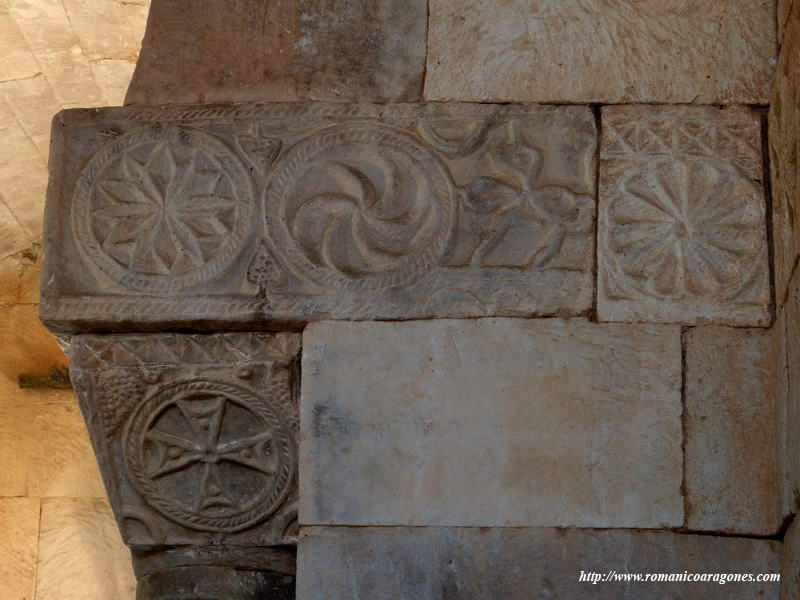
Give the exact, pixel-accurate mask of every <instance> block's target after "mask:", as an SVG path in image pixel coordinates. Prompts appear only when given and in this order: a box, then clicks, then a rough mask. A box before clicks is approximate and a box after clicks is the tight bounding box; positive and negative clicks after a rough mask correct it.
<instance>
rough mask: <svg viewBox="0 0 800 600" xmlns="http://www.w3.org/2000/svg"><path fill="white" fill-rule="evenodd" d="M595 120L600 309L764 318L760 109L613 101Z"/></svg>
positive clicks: (670, 316) (609, 317)
mask: <svg viewBox="0 0 800 600" xmlns="http://www.w3.org/2000/svg"><path fill="white" fill-rule="evenodd" d="M602 124H603V135H602V140H601V149H600V202H599V216H598V256H597V262H598V271H599V273H598V291H597V304H598V306H597V311H598V317H599V319H600V320H601V321H646V322H661V323H682V324H686V325H693V324H711V323H717V324H724V325H736V326H767V325H769V323H770V318H771V317H770V302H771V299H770V283H769V260H768V249H767V227H766V218H765V214H766V208H765V206H766V202H765V195H764V188H763V185H762V180H763V173H762V158H761V157H762V149H761V121H760V114H759V113H758V112H757V111H755V110H752V109H749V108H728V109H718V108H711V107H686V106H683V107H655V106H613V107H606V108H604V109H603V113H602Z"/></svg>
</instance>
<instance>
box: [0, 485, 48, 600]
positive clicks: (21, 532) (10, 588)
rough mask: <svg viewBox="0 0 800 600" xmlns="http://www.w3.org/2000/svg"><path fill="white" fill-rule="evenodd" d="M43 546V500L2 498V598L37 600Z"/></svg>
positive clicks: (0, 523) (0, 500) (0, 541)
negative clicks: (36, 593)
mask: <svg viewBox="0 0 800 600" xmlns="http://www.w3.org/2000/svg"><path fill="white" fill-rule="evenodd" d="M38 549H39V499H38V498H0V587H2V589H0V597H2V598H3V599H4V600H6V599H7V600H33V599H34V594H35V588H36V558H37V555H38Z"/></svg>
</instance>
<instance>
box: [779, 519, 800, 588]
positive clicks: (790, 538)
mask: <svg viewBox="0 0 800 600" xmlns="http://www.w3.org/2000/svg"><path fill="white" fill-rule="evenodd" d="M781 600H800V521H798V520H797V518H795V519H794V521H792V524H791V525H790V526H789V529H788V530H787V531H786V534H785V535H784V537H783V546H782V549H781Z"/></svg>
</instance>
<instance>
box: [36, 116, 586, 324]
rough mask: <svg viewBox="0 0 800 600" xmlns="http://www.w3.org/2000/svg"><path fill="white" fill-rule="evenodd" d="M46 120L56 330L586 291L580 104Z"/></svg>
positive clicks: (580, 301) (396, 314)
mask: <svg viewBox="0 0 800 600" xmlns="http://www.w3.org/2000/svg"><path fill="white" fill-rule="evenodd" d="M54 136H55V142H54V150H53V160H52V162H51V165H52V180H51V185H50V188H49V192H48V194H49V197H48V213H47V232H46V240H45V249H46V251H47V252H46V253H45V256H46V263H45V267H44V271H43V282H44V283H43V297H42V306H41V316H42V318H43V320H44V321H45V322H47V323H48V324H49V325H50V326H51V327H53V328H55V329H73V330H75V329H77V330H80V329H82V328H90V327H91V328H92V329H94V330H97V329H98V328H116V329H120V328H124V327H126V326H127V324H128V323H129V322H130V320H131V318H132V317H133V315H135V318H136V326H137V327H138V328H153V329H156V328H175V327H185V326H188V325H192V326H199V327H204V328H206V327H207V328H214V327H216V328H231V327H232V326H243V325H248V326H252V325H253V324H256V325H258V324H259V323H263V322H265V321H268V322H269V324H270V325H271V326H275V323H276V322H283V323H288V324H292V323H296V322H298V321H306V320H314V319H320V318H343V319H409V318H429V317H475V316H484V315H488V316H494V315H506V316H517V315H519V316H523V315H524V316H533V315H535V316H572V315H580V314H586V313H588V311H589V310H590V307H591V303H592V294H593V287H594V282H593V279H594V278H593V274H592V266H593V259H592V254H593V249H594V200H593V194H594V185H595V181H594V179H595V148H596V131H595V123H594V119H593V116H592V114H591V111H590V110H589V109H588V108H586V107H537V106H498V105H480V106H478V105H426V106H420V105H390V106H385V107H381V106H377V105H369V104H362V105H350V104H313V105H309V104H290V103H287V104H263V105H258V104H243V105H237V106H231V107H214V106H212V107H199V108H198V107H194V108H192V107H183V108H174V109H144V108H132V107H131V108H125V109H106V110H101V111H94V110H92V111H66V112H63V113H61V114H60V115H59V116H57V117H56V119H55V121H54ZM262 206H263V212H262Z"/></svg>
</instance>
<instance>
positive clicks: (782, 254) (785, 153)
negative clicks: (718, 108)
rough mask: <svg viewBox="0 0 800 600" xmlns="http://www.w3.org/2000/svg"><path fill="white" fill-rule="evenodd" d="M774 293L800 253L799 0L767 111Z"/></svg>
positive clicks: (780, 292) (780, 296)
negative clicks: (799, 197) (799, 159)
mask: <svg viewBox="0 0 800 600" xmlns="http://www.w3.org/2000/svg"><path fill="white" fill-rule="evenodd" d="M769 151H770V167H771V171H772V213H773V217H772V219H773V237H774V248H775V295H776V299H777V301H778V304H779V305H780V304H783V302H784V301H785V299H786V293H787V289H788V286H789V280H790V279H791V277H792V273H793V271H794V269H795V266H796V265H797V260H798V257H799V256H800V201H799V200H798V196H799V195H800V188H798V185H797V183H798V180H800V177H798V174H799V173H798V169H800V161H798V157H800V2H795V4H794V9H793V11H792V18H791V20H790V21H789V23H788V25H787V32H786V35H785V36H784V44H783V46H782V48H781V55H780V62H779V63H778V70H777V73H776V74H775V85H774V86H773V94H772V104H771V106H770V113H769Z"/></svg>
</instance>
